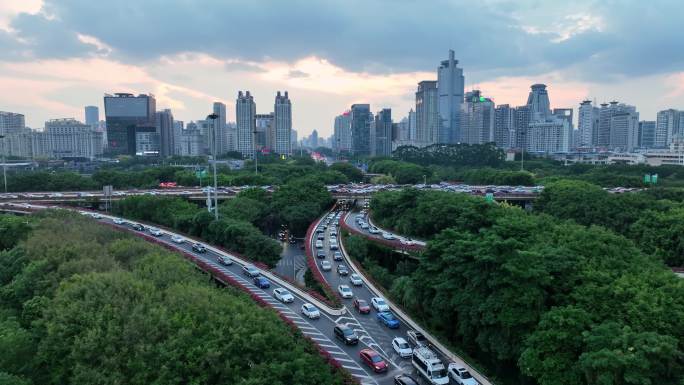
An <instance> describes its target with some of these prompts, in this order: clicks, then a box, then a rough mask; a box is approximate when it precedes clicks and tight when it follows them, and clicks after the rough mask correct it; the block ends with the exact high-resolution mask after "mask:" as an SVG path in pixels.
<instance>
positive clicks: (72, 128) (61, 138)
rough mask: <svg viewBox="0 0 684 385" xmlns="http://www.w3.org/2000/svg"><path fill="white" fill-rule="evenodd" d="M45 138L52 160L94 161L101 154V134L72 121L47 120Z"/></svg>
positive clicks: (88, 126) (86, 125)
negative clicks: (79, 159)
mask: <svg viewBox="0 0 684 385" xmlns="http://www.w3.org/2000/svg"><path fill="white" fill-rule="evenodd" d="M45 136H46V137H47V141H48V146H49V152H50V155H51V156H52V157H54V158H60V159H66V158H87V159H94V158H95V157H96V156H98V155H101V154H102V132H98V131H95V129H94V128H93V126H91V125H88V124H83V123H81V122H79V121H77V120H74V119H52V120H48V121H47V122H45Z"/></svg>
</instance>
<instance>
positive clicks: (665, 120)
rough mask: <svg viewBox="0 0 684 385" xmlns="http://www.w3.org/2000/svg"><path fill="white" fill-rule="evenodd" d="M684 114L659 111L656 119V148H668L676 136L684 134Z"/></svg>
mask: <svg viewBox="0 0 684 385" xmlns="http://www.w3.org/2000/svg"><path fill="white" fill-rule="evenodd" d="M682 119H684V113H682V111H678V110H675V109H672V108H671V109H669V110H663V111H659V112H658V115H657V117H656V131H655V147H658V148H666V147H668V146H669V145H670V143H671V142H672V140H673V139H674V138H675V137H676V136H681V135H682V134H684V122H683V121H681V120H682Z"/></svg>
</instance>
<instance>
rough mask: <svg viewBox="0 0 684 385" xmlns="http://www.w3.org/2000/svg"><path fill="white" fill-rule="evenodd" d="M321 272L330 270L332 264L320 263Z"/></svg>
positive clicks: (327, 262)
mask: <svg viewBox="0 0 684 385" xmlns="http://www.w3.org/2000/svg"><path fill="white" fill-rule="evenodd" d="M321 270H323V271H330V270H332V264H331V263H330V262H329V261H321Z"/></svg>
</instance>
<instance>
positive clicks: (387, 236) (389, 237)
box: [382, 233, 395, 241]
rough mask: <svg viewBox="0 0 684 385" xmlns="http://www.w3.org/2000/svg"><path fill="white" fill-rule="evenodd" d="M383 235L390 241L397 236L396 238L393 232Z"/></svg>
mask: <svg viewBox="0 0 684 385" xmlns="http://www.w3.org/2000/svg"><path fill="white" fill-rule="evenodd" d="M382 237H383V238H385V239H387V240H388V241H391V240H393V239H395V238H394V235H392V234H390V233H382Z"/></svg>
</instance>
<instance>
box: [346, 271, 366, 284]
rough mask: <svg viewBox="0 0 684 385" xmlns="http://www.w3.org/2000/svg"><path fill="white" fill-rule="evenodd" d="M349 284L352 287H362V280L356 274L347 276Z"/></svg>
mask: <svg viewBox="0 0 684 385" xmlns="http://www.w3.org/2000/svg"><path fill="white" fill-rule="evenodd" d="M349 282H351V284H352V285H354V286H361V285H363V280H362V279H361V276H360V275H358V274H356V273H354V274H352V275H350V276H349Z"/></svg>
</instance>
